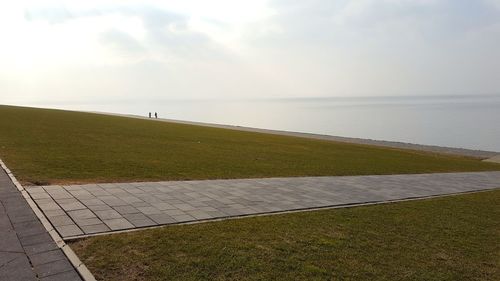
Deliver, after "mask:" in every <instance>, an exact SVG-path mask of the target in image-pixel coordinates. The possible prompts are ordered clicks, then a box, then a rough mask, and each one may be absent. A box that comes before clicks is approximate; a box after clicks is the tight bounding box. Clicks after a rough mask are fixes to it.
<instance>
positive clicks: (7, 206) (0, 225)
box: [0, 168, 81, 281]
mask: <svg viewBox="0 0 500 281" xmlns="http://www.w3.org/2000/svg"><path fill="white" fill-rule="evenodd" d="M0 280H2V281H23V280H44V281H45V280H54V281H56V280H61V281H72V280H81V279H80V277H79V275H78V274H77V273H76V271H75V269H74V268H73V266H72V265H71V264H70V263H69V261H68V260H67V258H66V256H65V255H64V253H63V252H62V251H61V250H60V249H59V248H58V247H57V245H56V243H55V242H54V241H53V240H52V238H51V236H50V235H49V234H48V233H47V231H46V230H45V228H44V227H43V225H42V223H41V222H40V221H39V220H38V218H37V217H36V215H35V214H34V213H33V211H32V210H31V208H30V206H29V205H28V203H26V200H25V199H24V198H23V197H22V195H21V193H20V192H19V191H18V190H17V188H16V187H15V186H14V184H13V183H12V182H11V180H10V178H9V177H8V175H7V174H6V173H5V172H4V171H3V169H1V168H0Z"/></svg>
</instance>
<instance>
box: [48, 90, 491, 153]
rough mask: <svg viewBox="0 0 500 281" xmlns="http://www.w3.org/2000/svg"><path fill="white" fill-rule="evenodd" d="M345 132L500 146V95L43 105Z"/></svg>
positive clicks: (454, 144)
mask: <svg viewBox="0 0 500 281" xmlns="http://www.w3.org/2000/svg"><path fill="white" fill-rule="evenodd" d="M44 106H48V107H53V108H67V109H75V110H89V111H107V112H115V113H126V114H137V115H147V113H148V112H149V111H152V112H154V111H157V112H158V113H159V117H163V118H170V119H180V120H189V121H199V122H209V123H219V124H229V125H239V126H249V127H257V128H266V129H277V130H288V131H297V132H308V133H319V134H328V135H336V136H345V137H358V138H370V139H377V140H390V141H402V142H411V143H418V144H429V145H440V146H450V147H461V148H471V149H481V150H492V151H500V95H497V96H460V97H451V96H437V97H357V98H347V97H336V98H307V99H306V98H304V99H269V100H265V99H261V100H202V101H179V100H177V101H173V100H164V101H151V102H142V103H137V102H119V103H106V104H84V105H61V104H59V105H44Z"/></svg>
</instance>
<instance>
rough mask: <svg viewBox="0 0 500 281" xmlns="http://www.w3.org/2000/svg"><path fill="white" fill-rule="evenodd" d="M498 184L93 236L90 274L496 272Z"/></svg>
mask: <svg viewBox="0 0 500 281" xmlns="http://www.w3.org/2000/svg"><path fill="white" fill-rule="evenodd" d="M499 217H500V190H494V191H489V192H482V193H475V194H468V195H460V196H450V197H442V198H436V199H431V200H424V201H411V202H400V203H393V204H384V205H376V206H368V207H355V208H349V209H333V210H323V211H314V212H303V213H293V214H284V215H275V216H266V217H254V218H245V219H239V220H226V221H219V222H211V223H203V224H195V225H178V226H169V227H164V228H156V229H150V230H143V231H138V232H131V233H125V234H114V235H108V236H98V237H92V238H87V239H84V240H79V241H76V242H75V243H72V244H71V248H72V249H73V250H75V251H76V253H77V254H78V256H79V257H80V259H82V261H83V262H84V263H85V264H86V265H87V267H89V268H90V270H91V271H92V272H93V274H95V276H96V277H97V279H98V280H124V281H127V280H450V281H457V280H492V281H493V280H500V221H499V220H498V218H499Z"/></svg>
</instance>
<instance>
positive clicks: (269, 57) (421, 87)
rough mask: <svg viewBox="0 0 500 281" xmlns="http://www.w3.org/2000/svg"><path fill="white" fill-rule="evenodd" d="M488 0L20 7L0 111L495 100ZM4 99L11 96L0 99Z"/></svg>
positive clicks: (1, 78)
mask: <svg viewBox="0 0 500 281" xmlns="http://www.w3.org/2000/svg"><path fill="white" fill-rule="evenodd" d="M499 3H500V2H499V1H497V0H484V1H467V0H420V1H419V0H356V1H348V0H342V1H330V0H310V1H301V0H273V1H265V0H259V1H234V0H214V1H201V0H200V1H196V0H187V1H134V0H130V1H94V0H90V1H69V0H68V1H56V0H54V1H21V2H12V3H11V4H8V5H7V4H4V7H2V9H0V34H1V35H2V36H3V38H2V44H1V45H0V60H1V61H2V64H1V65H0V103H1V102H2V101H4V100H6V99H7V98H9V100H11V101H12V100H13V99H15V100H19V101H23V102H28V101H30V100H44V99H45V100H60V99H68V100H75V101H76V100H78V101H79V102H83V101H85V100H91V99H97V100H99V99H102V100H103V101H104V100H109V99H110V98H116V97H123V98H125V97H126V98H127V99H134V98H136V99H140V98H143V95H144V93H145V92H147V93H149V97H150V98H165V97H170V98H179V97H195V98H202V97H204V98H211V97H275V96H332V95H380V94H383V95H388V94H393V95H404V94H420V93H425V94H457V93H458V94H464V93H491V92H494V91H497V90H498V89H499V88H500V81H499V80H498V79H496V77H494V75H493V74H492V73H498V71H499V70H500V62H499V61H498V59H496V58H497V57H500V54H499V51H498V50H497V49H498V48H497V46H499V45H500V9H496V8H495V7H500V5H499ZM3 93H10V94H9V95H5V94H3Z"/></svg>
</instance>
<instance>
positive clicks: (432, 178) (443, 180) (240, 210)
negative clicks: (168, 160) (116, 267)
mask: <svg viewBox="0 0 500 281" xmlns="http://www.w3.org/2000/svg"><path fill="white" fill-rule="evenodd" d="M494 188H500V172H479V173H446V174H421V175H389V176H350V177H303V178H271V179H242V180H207V181H171V182H154V183H153V182H152V183H120V184H87V185H72V186H45V187H28V188H26V189H27V190H28V192H29V193H30V195H31V196H32V198H33V199H34V200H35V202H36V203H37V204H38V206H39V207H40V209H41V210H42V211H43V212H44V213H45V215H46V216H47V217H48V219H49V220H50V222H51V223H52V224H53V225H54V226H55V228H56V229H57V230H58V232H59V233H60V235H61V236H62V237H63V238H66V239H68V238H75V237H79V236H82V235H90V234H96V233H103V232H110V231H117V230H125V229H132V228H139V227H147V226H156V225H163V224H173V223H182V222H191V221H197V220H208V219H217V218H225V217H234V216H243V215H255V214H264V213H272V212H283V211H291V210H301V209H311V208H321V207H331V206H342V205H350V204H363V203H374V202H386V201H391V200H401V199H409V198H418V197H427V196H434V195H443V194H452V193H460V192H470V191H478V190H486V189H494Z"/></svg>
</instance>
